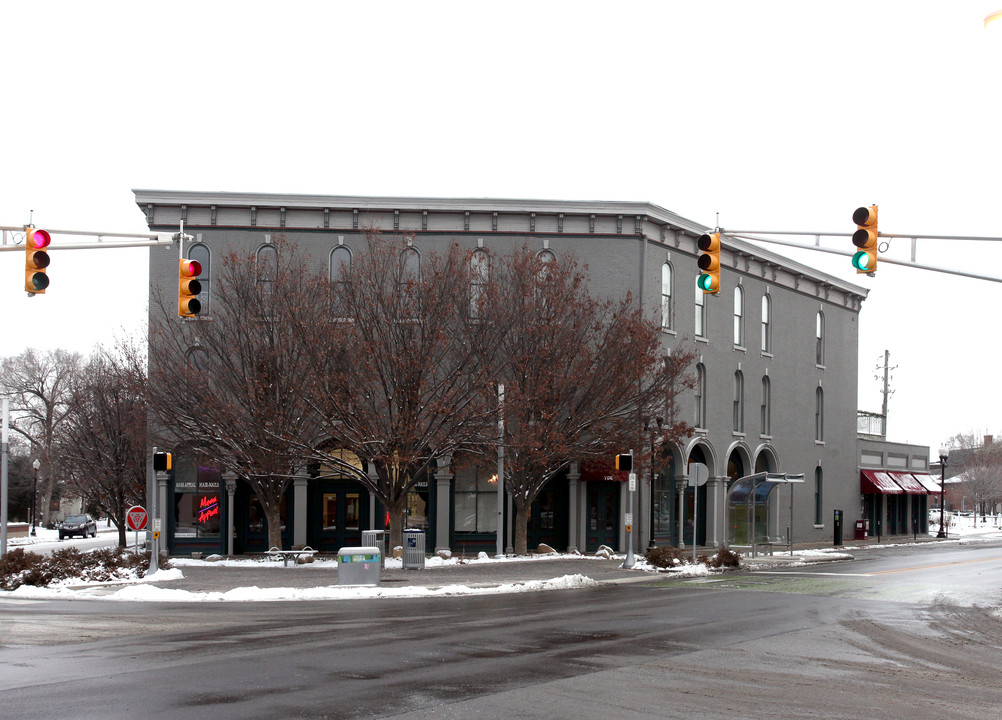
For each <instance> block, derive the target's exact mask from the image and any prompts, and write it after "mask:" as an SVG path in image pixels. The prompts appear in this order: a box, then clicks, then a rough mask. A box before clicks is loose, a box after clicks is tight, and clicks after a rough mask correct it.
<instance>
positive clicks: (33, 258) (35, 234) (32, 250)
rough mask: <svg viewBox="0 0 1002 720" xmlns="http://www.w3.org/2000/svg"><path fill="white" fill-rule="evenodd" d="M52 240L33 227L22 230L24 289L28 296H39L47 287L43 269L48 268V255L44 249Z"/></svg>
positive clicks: (46, 277)
mask: <svg viewBox="0 0 1002 720" xmlns="http://www.w3.org/2000/svg"><path fill="white" fill-rule="evenodd" d="M50 242H52V238H51V237H50V236H49V233H47V232H46V231H45V230H38V229H36V228H33V227H26V228H25V229H24V253H25V254H24V289H25V290H26V291H27V292H28V294H29V295H41V294H44V293H45V288H47V287H49V276H48V275H47V274H46V272H45V268H47V267H49V253H47V252H45V248H47V247H48V246H49V243H50Z"/></svg>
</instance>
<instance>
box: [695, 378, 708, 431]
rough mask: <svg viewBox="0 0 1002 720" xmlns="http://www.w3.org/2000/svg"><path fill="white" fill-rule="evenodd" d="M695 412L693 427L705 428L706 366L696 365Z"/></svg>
mask: <svg viewBox="0 0 1002 720" xmlns="http://www.w3.org/2000/svg"><path fill="white" fill-rule="evenodd" d="M695 391H696V412H695V415H694V418H693V419H694V422H693V425H694V426H695V427H697V428H705V427H706V366H705V365H703V363H699V364H698V365H696V387H695Z"/></svg>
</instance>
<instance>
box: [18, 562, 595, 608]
mask: <svg viewBox="0 0 1002 720" xmlns="http://www.w3.org/2000/svg"><path fill="white" fill-rule="evenodd" d="M180 572H181V571H180V570H177V569H175V570H166V571H164V570H161V571H159V572H158V573H157V574H156V576H155V577H152V578H149V580H150V581H151V582H152V581H155V582H160V581H161V580H169V579H176V578H177V577H180V575H177V576H173V577H164V576H163V573H168V574H169V573H180ZM142 582H143V581H138V583H139V584H133V585H126V586H125V587H122V588H120V589H114V590H110V588H109V587H108V586H94V587H88V588H82V589H73V588H71V587H67V586H63V587H50V588H37V587H33V586H30V585H22V586H21V587H19V588H18V589H17V590H14V591H13V592H9V593H4V592H0V598H2V597H10V598H14V599H46V600H51V599H54V598H59V599H92V600H94V599H97V600H127V601H141V602H269V601H272V602H273V601H279V600H281V601H286V600H349V599H365V598H381V597H395V598H404V597H435V596H447V595H500V594H506V593H518V592H539V591H543V590H567V589H570V588H580V587H589V586H594V585H597V584H598V583H597V582H596V581H595V580H593V579H591V578H589V577H586V576H584V575H564V576H563V577H559V578H553V579H551V580H529V581H526V582H516V583H503V584H500V585H496V586H491V587H470V586H468V585H446V586H443V587H422V586H411V587H399V588H387V587H381V586H380V587H341V586H338V585H328V586H323V587H313V588H259V587H256V586H250V587H239V588H234V589H233V590H229V591H227V592H191V591H188V590H174V589H171V588H159V587H153V586H151V585H144V584H141V583H142Z"/></svg>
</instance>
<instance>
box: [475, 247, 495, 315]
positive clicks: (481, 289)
mask: <svg viewBox="0 0 1002 720" xmlns="http://www.w3.org/2000/svg"><path fill="white" fill-rule="evenodd" d="M490 271H491V258H490V255H488V254H487V251H486V250H483V249H478V250H474V251H473V255H472V256H471V257H470V318H472V319H474V320H477V319H479V318H480V317H481V316H482V315H483V311H484V302H486V300H487V281H488V279H489V278H490Z"/></svg>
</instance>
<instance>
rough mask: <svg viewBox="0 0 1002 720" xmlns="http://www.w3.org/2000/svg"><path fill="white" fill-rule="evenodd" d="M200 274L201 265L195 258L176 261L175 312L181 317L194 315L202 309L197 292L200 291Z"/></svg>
mask: <svg viewBox="0 0 1002 720" xmlns="http://www.w3.org/2000/svg"><path fill="white" fill-rule="evenodd" d="M201 274H202V265H201V263H199V262H198V261H197V260H185V259H184V258H182V259H181V260H179V261H178V266H177V314H178V315H180V316H181V317H195V316H196V315H198V313H200V312H201V311H202V303H201V302H200V301H199V299H198V294H199V293H200V292H202V283H200V282H199V281H198V276H199V275H201Z"/></svg>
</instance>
